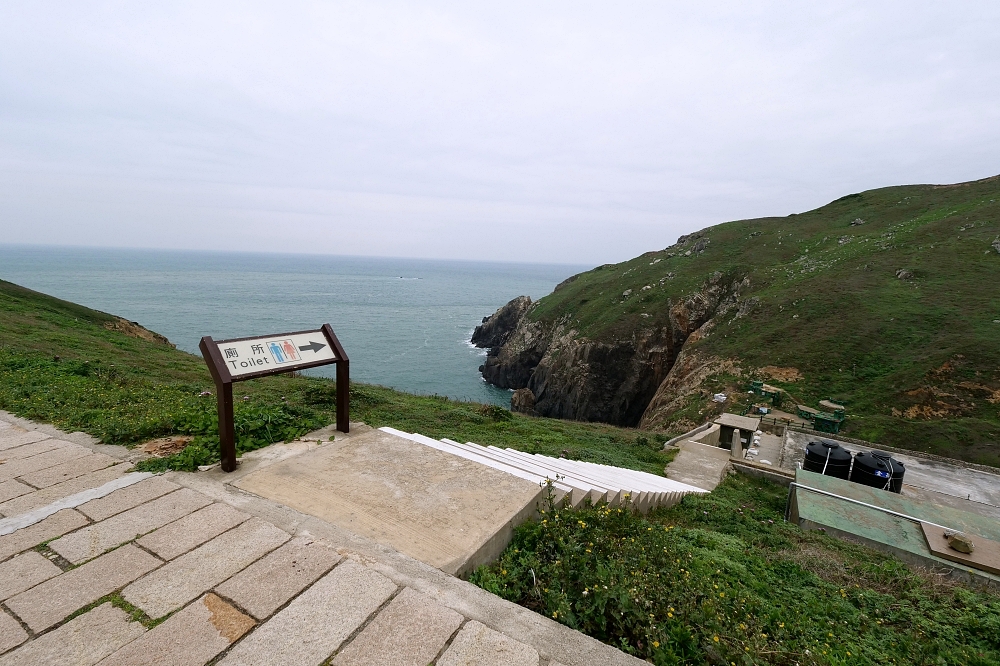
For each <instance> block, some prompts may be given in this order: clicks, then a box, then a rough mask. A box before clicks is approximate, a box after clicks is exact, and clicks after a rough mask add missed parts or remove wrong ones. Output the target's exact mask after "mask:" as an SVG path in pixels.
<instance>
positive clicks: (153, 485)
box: [79, 476, 180, 520]
mask: <svg viewBox="0 0 1000 666" xmlns="http://www.w3.org/2000/svg"><path fill="white" fill-rule="evenodd" d="M178 488H180V486H178V485H177V484H176V483H171V482H170V481H167V480H166V479H164V478H163V477H162V476H154V477H151V478H149V479H146V480H145V481H140V482H139V483H137V484H135V485H134V486H129V487H128V488H122V489H121V490H116V491H115V492H113V493H111V494H110V495H106V496H105V497H101V498H100V499H95V500H91V501H89V502H87V503H86V504H81V505H80V507H79V511H80V513H82V514H83V515H85V516H87V517H88V518H90V519H91V520H104V519H105V518H110V517H111V516H113V515H115V514H116V513H121V512H122V511H128V510H129V509H131V508H132V507H135V506H139V505H140V504H143V503H145V502H148V501H150V500H152V499H156V498H157V497H161V496H163V495H166V494H167V493H169V492H173V491H175V490H177V489H178Z"/></svg>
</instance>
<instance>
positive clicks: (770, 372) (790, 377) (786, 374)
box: [760, 365, 802, 382]
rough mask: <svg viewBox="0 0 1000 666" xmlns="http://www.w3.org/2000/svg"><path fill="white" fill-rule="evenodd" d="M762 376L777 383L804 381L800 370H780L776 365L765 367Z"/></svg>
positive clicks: (762, 369) (761, 370)
mask: <svg viewBox="0 0 1000 666" xmlns="http://www.w3.org/2000/svg"><path fill="white" fill-rule="evenodd" d="M760 372H761V374H763V375H764V376H765V377H768V378H770V379H773V380H775V381H777V382H797V381H799V380H800V379H802V373H801V372H799V370H798V368H779V367H778V366H776V365H765V366H764V367H763V368H761V369H760Z"/></svg>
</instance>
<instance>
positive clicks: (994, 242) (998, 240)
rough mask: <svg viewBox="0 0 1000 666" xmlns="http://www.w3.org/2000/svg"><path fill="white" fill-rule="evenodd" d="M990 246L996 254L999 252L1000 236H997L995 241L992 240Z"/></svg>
mask: <svg viewBox="0 0 1000 666" xmlns="http://www.w3.org/2000/svg"><path fill="white" fill-rule="evenodd" d="M992 247H993V249H994V250H996V251H997V254H1000V236H998V237H997V239H996V240H995V241H993V246H992Z"/></svg>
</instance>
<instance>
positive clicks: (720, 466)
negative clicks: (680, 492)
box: [666, 440, 729, 490]
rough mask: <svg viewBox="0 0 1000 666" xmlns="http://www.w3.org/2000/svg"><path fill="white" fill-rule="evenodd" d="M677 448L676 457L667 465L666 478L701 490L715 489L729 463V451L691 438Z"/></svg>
mask: <svg viewBox="0 0 1000 666" xmlns="http://www.w3.org/2000/svg"><path fill="white" fill-rule="evenodd" d="M679 448H680V452H679V453H678V454H677V457H676V458H674V460H673V462H671V463H670V464H669V465H667V469H666V475H667V478H668V479H672V480H674V481H680V482H681V483H686V484H688V485H691V486H695V487H696V488H701V489H703V490H715V487H716V486H717V485H719V483H720V482H721V481H722V477H723V475H724V474H725V473H726V467H727V466H728V465H729V451H727V450H726V449H722V448H719V447H718V446H711V445H709V444H702V443H701V442H695V441H693V440H688V441H686V442H682V443H681V445H680V447H679Z"/></svg>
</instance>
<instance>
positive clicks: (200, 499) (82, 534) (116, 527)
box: [49, 488, 212, 564]
mask: <svg viewBox="0 0 1000 666" xmlns="http://www.w3.org/2000/svg"><path fill="white" fill-rule="evenodd" d="M211 502H212V500H210V499H208V498H207V497H205V496H204V495H202V494H201V493H197V492H195V491H193V490H189V489H188V488H181V489H180V490H178V491H176V492H173V493H168V494H167V495H164V496H162V497H159V498H157V499H155V500H153V501H152V502H147V503H146V504H140V505H139V506H137V507H134V508H132V509H129V510H128V511H125V512H124V513H119V514H118V515H115V516H112V517H111V518H108V519H107V520H102V521H101V522H99V523H94V524H93V525H90V526H88V527H85V528H83V529H82V530H77V531H76V532H73V533H72V534H69V535H67V536H64V537H60V538H59V539H56V540H55V541H53V542H51V543H50V544H49V548H51V549H52V550H53V551H55V552H57V553H59V554H60V555H62V556H63V557H64V558H66V560H67V561H69V562H72V563H73V564H79V563H80V562H83V561H84V560H89V559H90V558H92V557H97V556H98V555H100V554H101V553H103V552H104V551H106V550H110V549H111V548H114V547H115V546H120V545H121V544H123V543H126V542H128V541H132V540H133V539H135V538H136V537H138V536H141V535H143V534H146V533H148V532H152V531H153V530H155V529H157V528H159V527H163V526H164V525H166V524H168V523H171V522H173V521H175V520H177V519H178V518H182V517H184V516H186V515H188V514H190V513H192V512H194V511H197V510H198V509H201V508H203V507H205V506H207V505H208V504H210V503H211Z"/></svg>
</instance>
